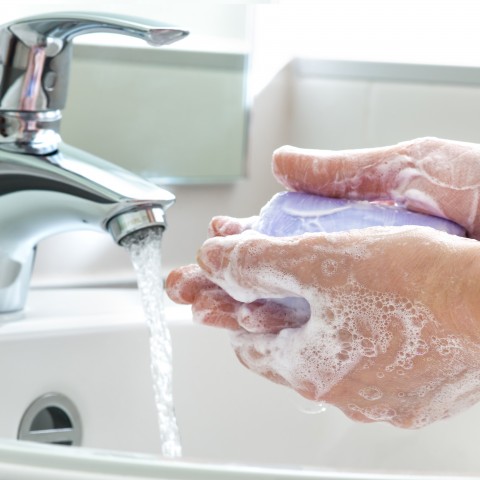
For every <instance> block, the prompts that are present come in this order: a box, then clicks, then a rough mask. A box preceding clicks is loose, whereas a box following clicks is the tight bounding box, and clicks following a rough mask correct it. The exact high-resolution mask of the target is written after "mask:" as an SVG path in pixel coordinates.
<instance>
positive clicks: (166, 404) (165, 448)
mask: <svg viewBox="0 0 480 480" xmlns="http://www.w3.org/2000/svg"><path fill="white" fill-rule="evenodd" d="M161 241H162V229H161V228H148V229H145V230H141V231H140V232H138V233H135V234H132V235H129V236H128V237H127V238H126V240H124V242H123V243H122V245H123V246H124V247H126V248H127V250H128V252H129V253H130V257H131V260H132V263H133V266H134V268H135V271H136V274H137V282H138V289H139V291H140V296H141V300H142V304H143V309H144V311H145V317H146V320H147V323H148V326H149V329H150V356H151V370H152V377H153V389H154V394H155V404H156V407H157V411H158V421H159V427H160V443H161V449H162V454H163V456H165V457H179V456H180V455H181V453H182V449H181V444H180V436H179V432H178V426H177V421H176V418H175V410H174V405H173V392H172V343H171V339H170V332H169V330H168V326H167V322H166V318H165V314H164V302H163V295H164V291H163V278H162V269H161V266H162V262H161Z"/></svg>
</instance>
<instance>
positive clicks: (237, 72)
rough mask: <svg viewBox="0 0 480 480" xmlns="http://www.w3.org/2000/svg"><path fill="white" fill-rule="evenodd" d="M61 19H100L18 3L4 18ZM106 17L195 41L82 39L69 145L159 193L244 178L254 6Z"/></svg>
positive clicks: (73, 0)
mask: <svg viewBox="0 0 480 480" xmlns="http://www.w3.org/2000/svg"><path fill="white" fill-rule="evenodd" d="M125 3H128V5H125ZM62 10H63V11H67V10H70V11H71V10H78V11H86V10H90V11H95V10H98V2H94V1H92V0H86V1H85V0H84V1H82V2H80V1H79V0H69V1H68V2H67V1H65V0H62V1H60V0H57V1H50V2H42V4H41V5H38V2H35V0H17V2H15V5H12V6H10V7H9V8H8V9H7V14H6V15H2V16H3V17H5V18H4V20H5V21H8V20H10V19H13V18H19V17H21V16H26V15H32V14H37V13H45V12H48V11H62ZM101 10H102V11H109V10H110V11H112V12H116V13H122V14H129V15H137V16H143V17H146V18H149V17H151V18H156V19H158V20H161V21H165V22H167V23H172V24H176V25H180V26H182V27H183V28H186V29H188V30H189V31H190V35H189V37H187V38H186V39H184V40H182V41H180V42H179V43H178V44H173V45H171V46H166V47H160V48H154V47H151V46H148V45H147V44H145V43H144V42H142V41H140V40H135V39H131V38H123V37H119V36H117V35H106V34H94V35H89V36H85V37H83V38H79V39H77V40H76V41H75V47H74V53H73V62H72V69H71V72H70V81H69V92H68V98H67V105H66V109H65V110H64V111H63V120H62V125H61V135H62V138H63V140H64V141H65V142H67V143H70V144H72V145H74V146H76V147H78V148H82V149H84V150H86V151H88V152H91V153H93V154H95V155H97V156H99V157H102V158H105V159H107V160H109V161H112V162H114V163H116V164H118V165H120V166H122V167H125V168H127V169H129V170H132V171H135V172H137V173H139V174H140V175H142V176H144V177H146V178H148V179H150V180H152V181H154V182H155V183H159V184H172V183H174V184H202V183H203V184H209V183H229V182H233V181H235V180H237V179H239V178H241V177H242V176H244V173H245V152H246V139H247V120H248V113H247V103H248V102H247V93H246V81H245V79H246V71H247V66H248V57H249V55H248V46H247V44H248V38H247V32H248V16H249V15H248V13H249V7H248V5H247V4H241V5H240V4H236V5H228V4H220V3H209V4H203V3H202V4H201V5H198V4H196V3H195V2H184V1H180V2H163V1H150V0H137V1H136V2H102V6H101ZM2 13H3V12H2ZM6 17H8V18H6Z"/></svg>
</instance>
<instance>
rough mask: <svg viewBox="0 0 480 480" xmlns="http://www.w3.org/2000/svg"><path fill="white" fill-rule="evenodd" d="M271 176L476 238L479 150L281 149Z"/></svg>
mask: <svg viewBox="0 0 480 480" xmlns="http://www.w3.org/2000/svg"><path fill="white" fill-rule="evenodd" d="M273 171H274V175H275V177H276V178H277V180H278V181H279V182H280V183H282V184H283V185H284V186H285V187H286V188H287V189H289V190H296V191H301V192H308V193H314V194H318V195H324V196H326V197H342V198H356V199H367V200H372V199H388V200H394V201H396V202H397V203H400V204H403V205H404V206H405V207H406V208H408V209H409V210H414V211H417V212H422V213H427V214H430V215H436V216H439V217H444V218H448V219H450V220H453V221H454V222H456V223H458V224H459V225H462V226H463V227H465V228H466V229H467V231H468V232H469V234H470V236H472V237H473V238H480V203H479V202H480V145H478V144H473V143H465V142H455V141H451V140H442V139H438V138H430V137H427V138H419V139H416V140H412V141H408V142H402V143H399V144H397V145H394V146H389V147H380V148H370V149H360V150H344V151H339V152H335V151H323V150H303V149H297V148H293V147H282V148H280V149H278V150H277V151H276V152H275V153H274V159H273Z"/></svg>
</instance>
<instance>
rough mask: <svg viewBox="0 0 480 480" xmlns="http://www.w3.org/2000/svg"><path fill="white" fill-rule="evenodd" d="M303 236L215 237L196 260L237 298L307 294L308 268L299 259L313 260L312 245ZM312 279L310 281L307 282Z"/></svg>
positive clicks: (207, 273) (257, 235) (208, 241)
mask: <svg viewBox="0 0 480 480" xmlns="http://www.w3.org/2000/svg"><path fill="white" fill-rule="evenodd" d="M301 238H302V237H288V238H286V237H281V238H273V237H267V236H264V235H260V234H255V235H250V234H248V235H245V234H242V235H232V236H229V237H214V238H211V239H209V240H207V241H206V242H205V243H204V244H203V246H202V248H201V249H200V251H199V253H198V257H197V261H198V264H199V266H200V267H201V268H202V270H204V271H205V273H206V276H207V277H208V278H210V280H212V281H213V282H214V283H216V284H217V285H219V286H221V287H222V288H223V289H224V290H225V291H227V292H228V293H229V294H230V295H231V296H232V297H233V298H235V299H236V300H239V301H242V302H245V303H250V302H254V301H255V300H258V299H261V298H283V297H289V296H298V297H305V295H303V290H302V289H301V288H299V286H300V285H309V284H311V283H312V281H313V279H312V278H309V276H308V275H309V273H311V272H310V271H309V269H302V268H301V267H300V268H299V262H300V263H301V262H307V261H310V262H311V260H312V256H311V255H312V252H311V251H310V250H311V248H310V247H311V245H309V242H308V241H305V242H302V240H301ZM308 282H310V283H308Z"/></svg>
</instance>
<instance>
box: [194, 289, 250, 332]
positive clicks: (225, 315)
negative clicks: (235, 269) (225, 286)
mask: <svg viewBox="0 0 480 480" xmlns="http://www.w3.org/2000/svg"><path fill="white" fill-rule="evenodd" d="M240 306H241V303H240V302H238V301H236V300H234V299H233V298H232V297H230V296H229V295H228V294H227V293H226V292H225V291H224V290H222V289H221V288H220V287H216V288H213V289H209V290H203V291H201V292H199V293H198V294H197V296H196V298H195V301H194V302H193V304H192V314H193V320H194V322H196V323H200V324H202V325H208V326H211V327H220V328H225V329H227V330H239V329H240V328H241V327H240V325H239V324H238V322H237V311H238V309H239V307H240Z"/></svg>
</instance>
